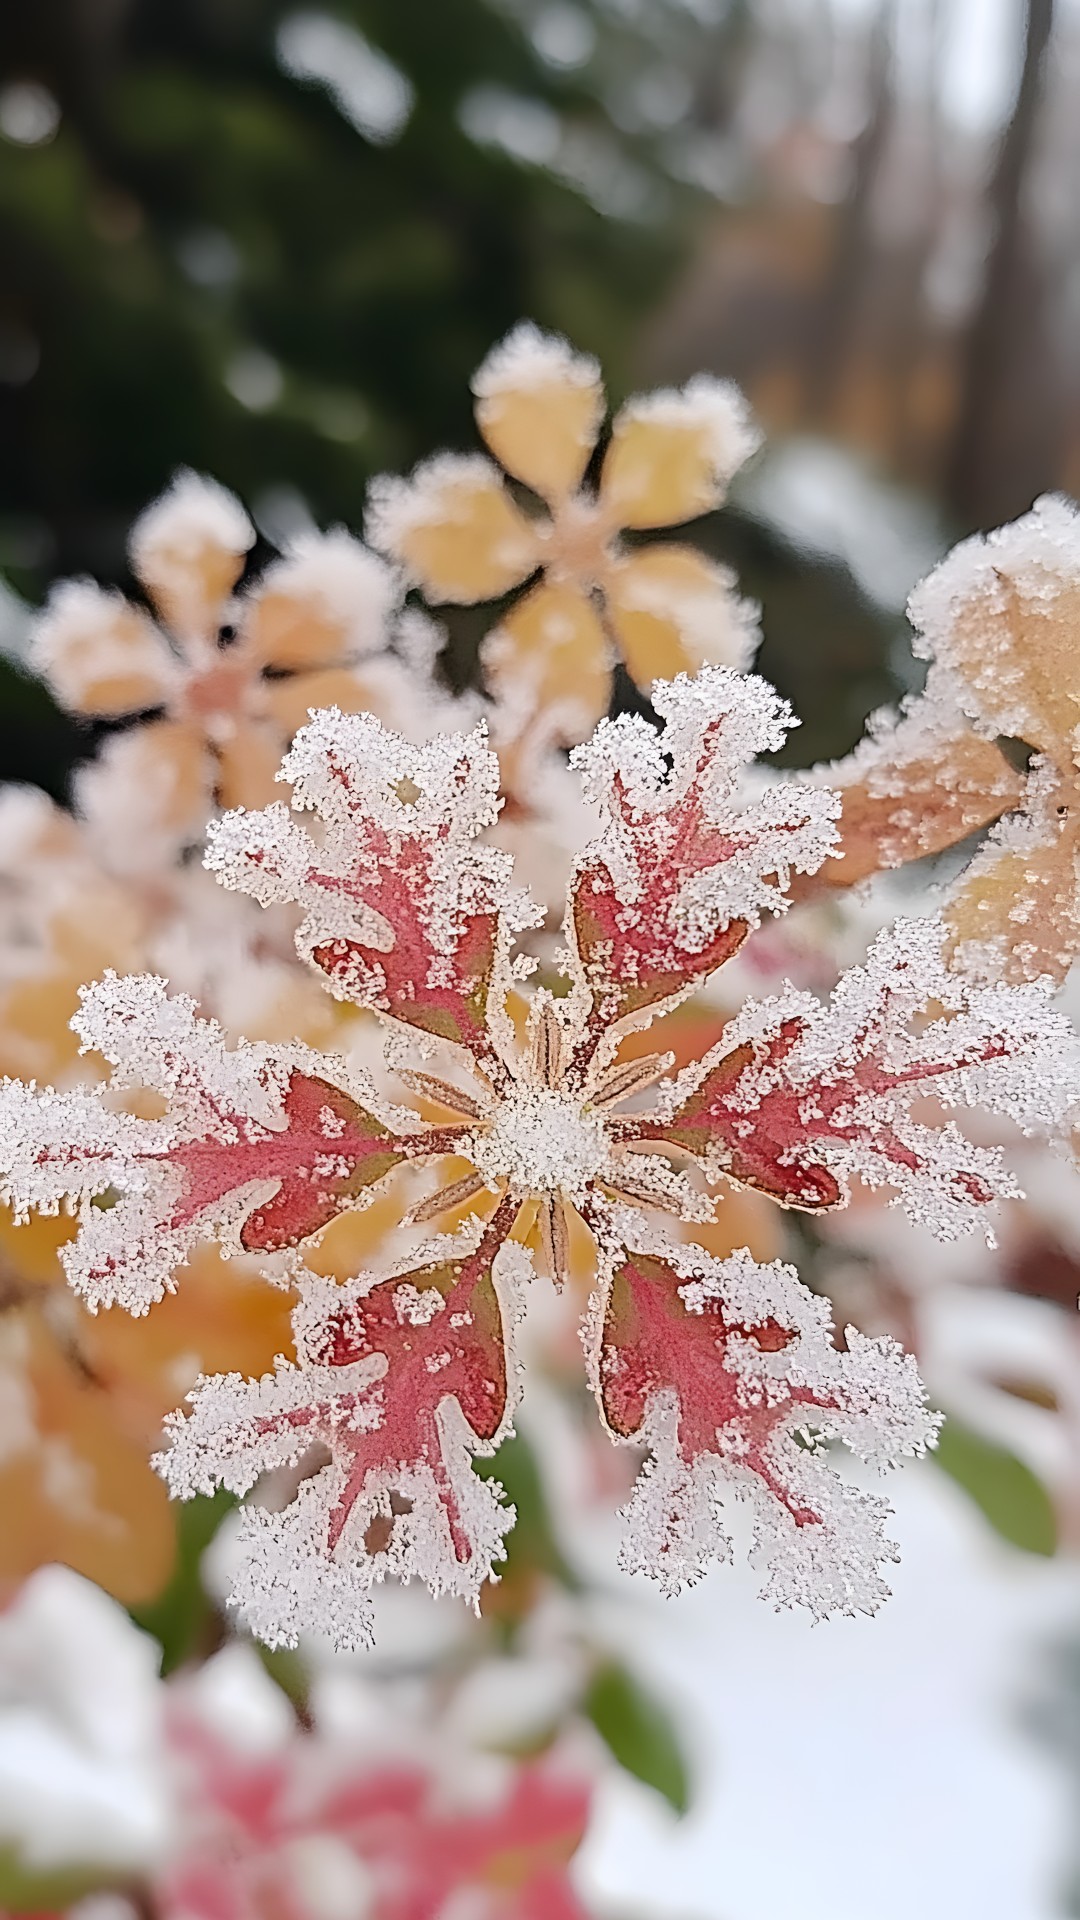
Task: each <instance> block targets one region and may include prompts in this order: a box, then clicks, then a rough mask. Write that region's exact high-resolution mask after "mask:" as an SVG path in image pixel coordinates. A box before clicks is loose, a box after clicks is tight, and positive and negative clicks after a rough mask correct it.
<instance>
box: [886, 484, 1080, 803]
mask: <svg viewBox="0 0 1080 1920" xmlns="http://www.w3.org/2000/svg"><path fill="white" fill-rule="evenodd" d="M909 611H910V613H911V618H912V621H913V622H914V625H915V628H916V643H915V644H916V648H917V650H918V651H919V652H920V653H922V654H923V655H925V656H926V657H927V658H929V659H932V660H934V661H935V662H936V663H937V671H938V673H939V674H941V675H942V676H943V677H944V678H945V679H946V680H947V682H948V684H949V686H950V689H951V691H952V692H953V694H954V697H955V699H956V702H957V704H958V705H959V706H961V707H962V708H963V710H964V711H965V712H966V713H968V714H969V715H970V716H971V718H972V720H973V721H975V723H976V724H977V725H978V726H980V727H982V729H983V730H984V731H986V732H987V733H990V734H1008V735H1012V736H1013V737H1014V738H1016V739H1020V740H1026V741H1027V743H1028V745H1029V746H1031V747H1037V748H1038V749H1039V750H1040V751H1041V752H1042V753H1045V754H1046V755H1048V757H1049V758H1050V759H1052V760H1053V761H1054V762H1055V763H1056V764H1057V765H1058V766H1064V765H1072V764H1073V762H1074V760H1075V756H1076V737H1077V736H1076V728H1077V725H1078V724H1080V662H1078V659H1077V652H1076V629H1077V622H1078V620H1080V516H1078V514H1077V510H1076V508H1075V506H1073V504H1072V503H1071V502H1070V501H1067V500H1062V499H1058V498H1055V497H1054V496H1053V495H1046V496H1044V498H1043V499H1041V500H1038V501H1037V502H1036V504H1035V507H1034V509H1033V510H1032V512H1031V513H1027V514H1025V515H1024V516H1023V518H1022V519H1020V520H1016V521H1014V522H1013V523H1012V524H1011V525H1010V526H1007V527H999V528H997V529H996V530H995V531H994V532H993V533H990V534H986V535H983V534H976V535H974V536H973V537H972V538H971V539H970V540H964V541H962V542H961V544H960V545H959V546H958V547H954V548H953V551H952V552H951V553H950V554H949V555H948V557H947V558H946V559H945V560H943V561H942V563H941V565H940V566H939V567H936V568H935V569H934V572H933V573H931V574H930V575H929V577H928V578H927V579H926V580H924V581H923V583H922V585H921V586H920V587H918V588H916V590H915V592H914V593H913V594H912V596H911V601H910V607H909Z"/></svg>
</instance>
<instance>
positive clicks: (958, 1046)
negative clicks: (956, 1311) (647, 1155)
mask: <svg viewBox="0 0 1080 1920" xmlns="http://www.w3.org/2000/svg"><path fill="white" fill-rule="evenodd" d="M941 946H942V927H941V923H940V921H937V920H935V919H933V918H930V919H926V920H912V921H897V922H896V924H895V925H894V926H893V927H892V928H891V929H889V930H888V931H887V932H886V933H883V934H881V935H880V936H879V937H878V939H877V940H876V941H875V942H874V945H873V947H872V948H871V950H870V953H869V955H868V957H867V962H866V965H865V967H853V968H851V969H850V970H849V971H848V972H847V973H846V974H845V975H844V976H843V978H842V979H841V981H840V983H839V985H838V986H837V988H836V990H835V992H834V993H833V996H832V999H831V1001H830V1002H829V1004H828V1005H827V1006H822V1005H821V1003H820V1002H819V1001H817V1000H815V999H814V998H813V997H812V996H811V995H809V994H801V993H796V992H795V991H794V990H793V989H792V990H789V991H788V992H787V993H785V994H783V995H781V996H778V997H776V998H773V999H768V1000H763V1001H759V1002H754V1001H751V1002H748V1003H747V1004H746V1006H745V1007H744V1008H743V1010H742V1012H741V1013H740V1014H739V1015H738V1016H737V1018H736V1019H735V1020H734V1021H732V1023H731V1024H730V1026H729V1027H728V1028H727V1030H726V1031H725V1033H724V1036H723V1038H722V1039H721V1040H720V1041H719V1042H718V1043H717V1045H716V1046H715V1047H713V1048H712V1049H710V1051H709V1052H708V1053H707V1054H706V1055H705V1056H704V1057H703V1059H702V1060H700V1061H696V1062H694V1063H693V1064H692V1065H691V1066H689V1067H687V1068H685V1069H684V1071H683V1072H682V1073H681V1074H680V1075H679V1076H678V1077H677V1078H676V1080H674V1081H673V1082H671V1083H670V1085H669V1086H668V1087H667V1088H665V1089H662V1091H661V1099H660V1101H659V1103H658V1112H659V1113H660V1115H661V1117H660V1118H659V1119H657V1120H656V1121H655V1122H652V1123H649V1122H642V1123H635V1125H636V1130H637V1132H638V1134H639V1136H640V1137H645V1138H653V1139H657V1140H666V1141H669V1142H670V1143H671V1144H672V1145H674V1146H677V1147H679V1148H681V1149H682V1150H683V1151H684V1152H687V1153H690V1154H692V1155H694V1157H695V1158H696V1159H698V1160H700V1162H701V1163H702V1165H703V1166H704V1167H705V1169H706V1172H707V1174H708V1175H709V1176H710V1177H711V1178H720V1177H721V1176H725V1177H727V1178H728V1179H731V1180H735V1181H738V1182H741V1183H742V1184H744V1185H746V1186H751V1187H757V1188H759V1189H761V1190H762V1191H763V1192H765V1193H769V1194H771V1195H772V1196H773V1197H774V1198H775V1199H778V1200H780V1201H782V1202H783V1203H784V1204H785V1205H787V1206H792V1207H803V1208H807V1209H816V1208H821V1207H832V1206H837V1205H842V1204H843V1202H844V1200H845V1199H846V1196H847V1191H848V1182H849V1181H850V1180H851V1179H852V1178H854V1177H856V1176H857V1177H858V1178H860V1179H861V1180H863V1181H864V1182H865V1183H866V1184H868V1185H870V1186H875V1187H877V1186H888V1187H892V1188H893V1189H894V1191H895V1193H896V1196H897V1198H898V1200H900V1201H902V1203H903V1205H904V1206H905V1208H906V1210H907V1211H908V1213H909V1214H910V1216H911V1217H912V1218H913V1219H915V1220H918V1221H921V1222H922V1223H923V1224H924V1225H926V1226H928V1227H930V1228H931V1229H932V1230H933V1231H934V1232H935V1233H937V1234H939V1235H940V1236H941V1237H942V1238H945V1239H948V1238H951V1237H952V1236H953V1235H955V1234H957V1233H962V1232H964V1231H966V1230H967V1229H968V1228H969V1227H970V1226H971V1225H972V1224H973V1222H974V1221H975V1219H976V1218H977V1217H978V1212H979V1209H981V1208H982V1207H984V1206H985V1205H986V1204H987V1203H988V1202H990V1201H991V1200H993V1199H994V1198H995V1197H998V1196H1004V1195H1007V1194H1012V1193H1015V1192H1016V1191H1017V1189H1016V1187H1015V1184H1014V1183H1013V1181H1012V1179H1011V1176H1010V1175H1009V1173H1008V1171H1007V1169H1006V1167H1005V1164H1004V1162H1003V1160H1002V1158H1001V1155H1000V1153H999V1152H998V1151H997V1150H996V1149H994V1148H988V1147H983V1146H978V1145H975V1144H974V1143H972V1142H971V1141H969V1140H967V1139H965V1138H964V1136H963V1135H962V1134H961V1133H960V1132H959V1131H958V1130H957V1128H956V1127H955V1126H953V1125H951V1124H949V1125H944V1126H937V1127H935V1126H932V1125H930V1124H928V1123H927V1122H926V1121H925V1120H923V1119H921V1118H916V1117H915V1116H914V1115H913V1113H912V1111H911V1109H912V1104H913V1103H914V1102H915V1101H916V1100H922V1099H923V1098H924V1097H925V1096H927V1095H931V1096H933V1098H934V1099H935V1100H936V1101H937V1102H939V1103H940V1104H941V1105H943V1106H946V1107H955V1106H960V1105H971V1106H983V1107H987V1108H990V1109H991V1110H992V1111H994V1112H997V1113H1003V1114H1006V1115H1008V1116H1009V1117H1010V1118H1011V1119H1012V1120H1014V1121H1015V1122H1016V1124H1017V1125H1019V1126H1021V1127H1024V1128H1025V1129H1037V1128H1039V1127H1047V1128H1053V1127H1054V1126H1056V1125H1059V1124H1060V1122H1061V1120H1062V1118H1063V1116H1064V1115H1065V1114H1066V1113H1067V1112H1068V1111H1069V1109H1070V1107H1071V1106H1072V1105H1073V1103H1074V1102H1075V1098H1076V1091H1075V1090H1076V1085H1077V1072H1078V1051H1077V1042H1076V1036H1075V1034H1074V1032H1073V1029H1072V1028H1071V1026H1070V1025H1069V1023H1068V1021H1067V1020H1066V1019H1065V1018H1064V1017H1063V1016H1062V1015H1061V1014H1059V1013H1057V1012H1055V1011H1054V1009H1053V1008H1052V1007H1051V1006H1050V1005H1049V1003H1048V999H1047V995H1046V993H1045V992H1044V991H1042V990H1041V989H1040V988H1038V987H1022V988H1021V987H1017V988H1009V987H998V988H994V987H986V988H982V987H978V986H976V985H975V984H973V983H971V982H969V981H967V980H964V979H961V978H958V977H957V976H956V975H954V974H952V973H950V972H949V971H948V970H947V969H946V967H945V965H944V963H943V960H942V957H941ZM934 1002H937V1003H939V1004H940V1006H941V1007H942V1008H944V1009H946V1010H947V1011H946V1014H945V1016H944V1017H941V1018H937V1019H924V1018H923V1016H925V1015H926V1013H927V1010H928V1009H929V1008H930V1007H931V1006H932V1004H933V1003H934ZM920 1022H921V1024H920Z"/></svg>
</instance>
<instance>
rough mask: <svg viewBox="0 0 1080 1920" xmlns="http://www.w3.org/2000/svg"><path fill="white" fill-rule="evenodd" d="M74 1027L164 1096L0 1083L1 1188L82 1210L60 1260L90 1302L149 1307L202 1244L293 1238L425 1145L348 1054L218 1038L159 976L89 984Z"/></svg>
mask: <svg viewBox="0 0 1080 1920" xmlns="http://www.w3.org/2000/svg"><path fill="white" fill-rule="evenodd" d="M75 1025H76V1030H77V1031H78V1033H79V1035H80V1037H81V1039H82V1040H83V1043H84V1045H85V1046H87V1047H89V1048H93V1049H94V1050H96V1051H97V1052H99V1053H101V1054H103V1055H104V1057H105V1058H106V1059H107V1060H109V1061H110V1062H111V1063H112V1064H113V1066H114V1067H115V1068H116V1073H115V1075H114V1079H113V1087H114V1088H115V1089H116V1090H118V1091H122V1090H124V1089H132V1088H141V1089H149V1090H151V1091H153V1092H155V1093H157V1094H159V1095H162V1096H164V1098H165V1100H166V1103H167V1108H166V1113H165V1115H164V1117H163V1118H162V1119H158V1120H146V1119H141V1118H138V1117H137V1116H136V1115H134V1114H131V1113H128V1112H125V1111H123V1110H122V1109H119V1108H117V1107H114V1106H112V1105H107V1104H106V1103H105V1101H104V1100H103V1099H102V1098H101V1097H100V1095H97V1094H95V1093H92V1092H89V1091H87V1090H84V1089H82V1088H76V1089H73V1090H72V1091H71V1092H69V1093H60V1092H56V1091H54V1090H53V1089H52V1088H51V1087H47V1088H44V1089H43V1090H41V1091H38V1090H37V1089H35V1088H33V1087H26V1086H23V1085H22V1084H21V1083H20V1082H18V1081H12V1080H8V1081H5V1082H4V1083H3V1085H2V1086H0V1186H2V1191H3V1194H4V1197H5V1199H6V1200H8V1201H9V1203H10V1204H11V1205H12V1206H13V1207H14V1209H15V1211H16V1213H19V1214H25V1213H26V1212H27V1211H28V1210H29V1209H30V1208H32V1207H36V1208H38V1209H40V1210H41V1211H43V1212H56V1211H57V1209H58V1208H59V1206H60V1205H61V1204H66V1205H67V1206H69V1207H71V1208H77V1209H78V1211H79V1215H80V1221H81V1231H80V1233H79V1235H78V1238H77V1239H76V1240H74V1241H72V1242H71V1243H70V1244H69V1245H68V1246H65V1247H64V1248H62V1250H61V1258H62V1260H63V1262H64V1265H65V1267H66V1269H67V1272H68V1276H69V1278H70V1280H71V1281H72V1283H73V1285H74V1286H75V1287H76V1288H77V1290H78V1291H79V1292H80V1293H82V1294H83V1296H84V1297H85V1299H86V1301H87V1304H88V1305H89V1306H90V1307H91V1308H92V1309H96V1308H98V1307H101V1306H111V1305H113V1304H114V1303H117V1302H118V1303H120V1304H121V1305H123V1306H125V1307H127V1308H128V1310H129V1311H130V1312H132V1313H145V1312H147V1310H148V1309H149V1308H150V1306H151V1305H152V1304H153V1303H154V1301H156V1300H160V1299H161V1298H162V1296H163V1295H164V1294H165V1293H166V1292H171V1291H172V1289H173V1287H174V1285H175V1279H174V1275H175V1271H176V1269H177V1268H178V1267H180V1266H182V1265H183V1264H184V1263H185V1262H186V1260H187V1259H188V1256H189V1254H190V1253H191V1251H192V1249H193V1248H194V1247H195V1246H196V1245H197V1244H198V1242H199V1241H201V1240H205V1239H209V1238H217V1239H219V1240H220V1241H221V1243H222V1245H223V1246H225V1247H226V1248H232V1249H233V1250H235V1251H244V1252H263V1251H272V1250H277V1249H279V1248H282V1247H288V1246H295V1245H296V1244H297V1243H298V1242H299V1241H300V1240H302V1239H305V1238H307V1237H308V1236H309V1235H310V1234H312V1233H315V1232H317V1231H318V1230H319V1229H320V1228H321V1227H323V1226H325V1225H326V1223H327V1221H329V1220H331V1219H332V1218H333V1217H334V1215H335V1214H337V1213H339V1212H341V1211H342V1210H343V1209H344V1208H345V1207H348V1206H353V1205H356V1204H358V1203H359V1202H360V1201H361V1199H362V1198H363V1196H365V1195H366V1194H369V1193H370V1191H371V1189H372V1188H374V1187H375V1185H377V1183H378V1182H379V1181H380V1180H382V1179H384V1178H385V1177H386V1175H387V1174H388V1173H389V1172H391V1171H392V1169H393V1168H394V1167H395V1166H396V1165H397V1164H398V1163H399V1162H400V1160H401V1159H402V1158H403V1154H404V1151H406V1150H408V1148H409V1147H410V1146H411V1147H412V1148H414V1149H417V1150H420V1151H424V1150H426V1137H425V1136H424V1135H422V1134H417V1135H416V1136H413V1137H412V1138H411V1140H410V1139H408V1138H406V1139H405V1140H403V1141H401V1142H399V1141H398V1139H397V1137H396V1136H395V1135H394V1134H393V1133H392V1131H391V1129H390V1127H389V1126H388V1125H387V1124H386V1123H385V1122H384V1121H383V1120H381V1119H379V1118H378V1117H377V1116H376V1113H375V1112H374V1111H372V1110H370V1109H369V1107H368V1106H365V1105H363V1104H361V1102H360V1101H359V1100H358V1099H357V1098H356V1097H355V1090H356V1083H355V1079H354V1076H353V1075H351V1073H350V1071H349V1069H348V1068H347V1066H346V1064H345V1062H344V1061H343V1060H339V1059H335V1058H334V1057H333V1056H331V1055H320V1054H312V1053H311V1052H309V1051H308V1049H306V1048H304V1047H301V1046H294V1047H271V1046H266V1045H262V1044H258V1045H257V1044H253V1043H251V1042H248V1041H241V1042H240V1043H239V1044H238V1045H237V1046H236V1047H233V1048H229V1047H226V1045H225V1040H224V1035H223V1034H222V1031H221V1029H220V1027H219V1026H218V1025H217V1023H216V1022H215V1021H212V1020H201V1019H199V1018H198V1017H197V1015H196V1012H195V1004H194V1002H193V1001H192V1000H191V999H189V998H188V996H187V995H185V994H177V995H176V996H174V997H172V998H170V997H169V995H168V994H167V993H166V988H165V982H164V981H163V980H161V979H159V978H157V977H156V976H154V975H135V976H131V977H128V978H120V977H118V976H117V975H115V974H107V975H106V976H105V978H104V979H103V980H100V981H98V983H97V984H96V986H94V987H91V988H89V989H87V990H86V992H85V993H84V995H83V1002H82V1008H81V1011H80V1013H79V1014H78V1015H77V1016H76V1021H75ZM331 1075H332V1076H333V1078H330V1077H328V1076H331ZM350 1088H352V1089H353V1090H350ZM364 1091H366V1089H364ZM371 1097H372V1100H373V1103H374V1104H375V1105H377V1104H378V1103H377V1101H374V1096H373V1095H372V1096H371Z"/></svg>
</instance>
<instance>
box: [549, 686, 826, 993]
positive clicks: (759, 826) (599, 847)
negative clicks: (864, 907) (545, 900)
mask: <svg viewBox="0 0 1080 1920" xmlns="http://www.w3.org/2000/svg"><path fill="white" fill-rule="evenodd" d="M653 702H654V705H655V706H656V709H657V711H658V713H660V714H661V715H662V716H663V717H664V721H665V725H664V727H663V728H662V729H661V730H658V729H656V728H654V727H651V726H649V725H648V724H647V722H645V721H644V720H641V719H638V718H630V717H623V718H620V719H618V720H612V721H604V722H601V724H600V726H599V727H598V728H597V730H596V733H595V735H594V737H593V739H592V740H591V741H590V742H589V744H588V745H587V746H583V747H578V748H576V749H575V751H574V753H573V755H572V763H573V765H574V766H576V767H577V768H578V770H579V771H580V773H581V775H582V778H583V782H584V786H585V790H586V794H587V796H588V797H589V799H591V800H592V801H593V802H594V803H595V804H596V805H597V806H598V807H599V808H600V810H601V813H602V816H603V827H602V830H601V833H600V835H599V837H598V838H597V839H596V840H594V841H593V842H592V843H591V845H590V846H589V847H587V848H586V850H585V852H584V854H583V855H582V856H581V859H580V860H579V862H578V864H577V867H576V869H575V873H574V877H573V880H572V883H571V890H570V906H569V915H568V929H567V930H568V933H569V935H570V938H571V940H572V943H573V950H574V955H575V958H576V961H577V963H578V966H579V969H580V976H581V979H582V981H583V984H584V986H585V987H586V988H587V990H588V992H589V994H590V995H591V997H592V1000H593V1003H594V1004H593V1013H592V1020H593V1022H594V1024H596V1025H602V1026H604V1027H611V1026H612V1025H613V1024H614V1023H616V1022H620V1021H624V1020H627V1019H628V1017H633V1018H634V1020H635V1023H636V1024H643V1023H644V1022H643V1021H642V1019H641V1018H639V1016H642V1015H643V1014H644V1013H645V1010H646V1009H650V1008H651V1009H654V1010H658V1009H659V1007H660V1006H661V1004H663V1003H670V1002H672V1001H674V1000H677V999H680V998H683V997H684V996H685V995H686V994H688V993H690V992H691V991H692V990H693V989H694V988H695V987H696V986H698V985H700V983H701V982H702V981H703V980H704V979H705V978H706V977H707V976H708V975H709V974H710V973H711V972H713V971H714V970H715V969H716V968H717V967H719V966H720V965H721V964H722V963H723V962H724V961H725V960H727V959H728V958H729V957H730V955H731V954H733V953H734V952H735V951H736V950H737V948H738V947H739V946H740V945H741V944H742V942H743V940H744V939H745V938H746V935H747V933H748V932H749V931H750V929H751V927H755V926H757V925H758V923H759V921H760V918H761V915H762V913H763V912H765V911H767V910H772V911H780V910H782V909H783V907H784V906H785V905H786V904H787V902H786V888H787V883H788V880H789V878H790V875H791V873H792V872H793V871H797V872H804V873H805V872H812V871H813V870H814V869H815V868H816V867H818V866H819V865H820V864H821V862H822V861H823V860H824V859H825V857H826V855H827V854H828V852H829V849H830V847H831V846H832V844H833V840H834V838H835V829H834V827H833V824H832V823H833V819H834V816H835V814H836V811H837V803H836V800H835V797H834V796H833V795H832V794H831V793H829V792H828V791H827V790H826V789H817V788H813V787H809V786H798V785H796V784H795V783H794V782H787V783H783V784H777V785H775V786H772V787H768V788H766V789H765V790H764V791H763V792H762V793H761V794H759V795H758V796H757V797H756V798H755V799H754V800H752V801H748V802H740V800H739V798H738V797H737V787H738V783H739V779H740V776H741V774H742V773H743V770H744V768H745V767H746V766H747V764H748V763H749V762H750V761H752V760H753V759H754V758H755V757H756V755H757V754H759V753H764V752H767V751H769V750H771V749H775V748H777V747H779V746H780V745H781V744H782V742H783V740H784V738H785V736H786V734H787V731H788V728H789V727H790V726H791V725H792V724H793V716H792V714H791V711H790V709H789V708H788V707H787V705H786V703H785V702H784V701H782V700H781V699H779V697H778V696H777V695H776V694H775V693H774V692H773V690H772V688H771V687H769V686H768V685H767V684H766V682H765V681H763V680H759V679H758V678H757V677H756V676H753V675H739V674H735V673H732V672H730V671H729V670H727V669H725V668H722V667H711V668H706V669H705V670H704V671H703V672H702V673H700V674H698V675H697V677H696V678H694V679H689V678H687V677H686V676H685V675H680V676H679V678H678V679H676V680H674V681H672V682H670V683H661V682H657V684H656V686H655V687H654V689H653Z"/></svg>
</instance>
